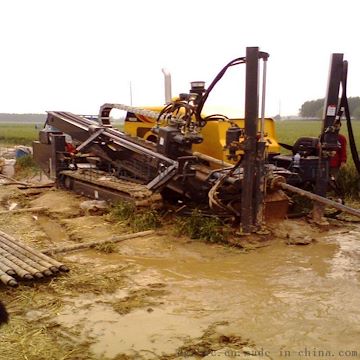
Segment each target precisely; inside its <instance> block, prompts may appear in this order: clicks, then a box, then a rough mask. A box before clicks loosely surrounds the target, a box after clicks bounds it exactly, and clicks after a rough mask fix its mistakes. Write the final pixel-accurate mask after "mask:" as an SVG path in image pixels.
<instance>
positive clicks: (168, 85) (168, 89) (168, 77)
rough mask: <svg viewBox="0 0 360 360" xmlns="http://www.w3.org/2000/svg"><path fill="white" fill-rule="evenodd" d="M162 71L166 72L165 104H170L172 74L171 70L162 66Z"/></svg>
mask: <svg viewBox="0 0 360 360" xmlns="http://www.w3.org/2000/svg"><path fill="white" fill-rule="evenodd" d="M161 71H162V73H163V74H164V88H165V104H168V103H169V102H170V101H171V98H172V95H171V74H170V72H169V70H167V69H165V68H162V69H161Z"/></svg>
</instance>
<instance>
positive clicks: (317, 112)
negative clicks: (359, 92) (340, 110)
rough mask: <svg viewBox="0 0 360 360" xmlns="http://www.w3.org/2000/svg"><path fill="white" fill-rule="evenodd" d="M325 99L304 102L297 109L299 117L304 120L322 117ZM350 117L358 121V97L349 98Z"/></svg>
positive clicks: (359, 102)
mask: <svg viewBox="0 0 360 360" xmlns="http://www.w3.org/2000/svg"><path fill="white" fill-rule="evenodd" d="M324 101H325V99H324V98H322V99H317V100H310V101H305V102H304V103H303V104H302V105H301V108H300V109H299V115H300V116H301V117H304V118H318V119H321V118H322V117H323V112H324ZM348 102H349V109H350V115H351V117H352V118H354V119H360V97H359V96H356V97H349V98H348Z"/></svg>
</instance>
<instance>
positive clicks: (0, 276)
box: [0, 270, 19, 287]
mask: <svg viewBox="0 0 360 360" xmlns="http://www.w3.org/2000/svg"><path fill="white" fill-rule="evenodd" d="M0 281H1V282H2V283H3V284H5V285H8V286H11V287H16V286H18V285H19V284H18V283H17V281H16V280H15V279H13V278H12V277H11V276H9V275H8V274H6V273H4V272H3V271H1V270H0Z"/></svg>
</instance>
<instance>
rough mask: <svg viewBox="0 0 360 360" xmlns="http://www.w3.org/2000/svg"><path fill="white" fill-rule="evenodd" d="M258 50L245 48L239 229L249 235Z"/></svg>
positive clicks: (254, 209) (253, 205) (252, 225)
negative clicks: (243, 135) (242, 169)
mask: <svg viewBox="0 0 360 360" xmlns="http://www.w3.org/2000/svg"><path fill="white" fill-rule="evenodd" d="M258 77H259V48H258V47H247V48H246V87H245V141H244V160H243V164H244V165H243V167H244V180H243V186H242V194H241V227H242V231H243V232H245V233H249V232H251V231H252V230H253V229H254V222H255V221H254V220H255V219H254V214H256V213H257V211H256V202H255V201H254V179H255V160H256V142H257V140H256V135H257V130H258V121H259V118H258V112H259V93H258V92H259V79H258Z"/></svg>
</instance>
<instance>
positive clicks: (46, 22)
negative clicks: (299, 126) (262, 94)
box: [0, 0, 360, 116]
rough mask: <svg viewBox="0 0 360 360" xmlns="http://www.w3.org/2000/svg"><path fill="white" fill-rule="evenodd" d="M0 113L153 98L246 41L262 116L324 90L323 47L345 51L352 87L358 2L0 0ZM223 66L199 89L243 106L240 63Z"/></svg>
mask: <svg viewBox="0 0 360 360" xmlns="http://www.w3.org/2000/svg"><path fill="white" fill-rule="evenodd" d="M0 14H1V21H0V31H1V34H2V36H1V49H2V52H1V67H0V74H1V82H0V112H22V113H23V112H44V111H46V110H64V111H71V112H74V113H83V114H84V113H86V114H90V113H97V112H98V109H99V107H100V105H102V104H103V103H105V102H116V103H125V104H129V103H130V90H129V89H130V82H131V86H132V93H133V104H134V105H139V106H140V105H157V104H159V105H161V104H163V102H164V91H163V77H162V73H161V69H162V68H163V67H165V68H167V69H168V70H169V71H170V72H171V73H172V83H173V95H175V94H177V93H179V92H187V91H188V90H189V86H190V85H189V83H190V81H192V80H205V81H206V82H207V83H208V84H209V83H210V81H211V80H212V79H213V78H214V76H215V75H216V74H217V72H218V71H219V70H220V69H221V68H222V67H223V66H224V65H225V64H226V63H227V62H229V61H230V60H232V59H233V58H236V57H240V56H244V55H245V51H246V47H247V46H259V47H260V50H262V51H266V52H269V53H270V58H269V61H268V78H267V97H266V114H267V115H268V116H274V115H276V114H277V113H279V110H280V111H281V115H290V114H297V112H298V109H299V108H300V106H301V104H302V103H303V102H304V101H306V100H312V99H317V98H321V97H323V96H324V95H325V90H326V84H327V76H328V70H329V61H330V55H331V53H334V52H342V53H344V54H345V58H346V59H347V60H348V61H349V80H348V95H349V96H360V39H359V33H360V30H359V29H360V21H359V18H360V4H359V1H358V0H338V1H333V0H301V1H299V0H265V1H263V0H253V1H251V0H247V1H242V0H238V1H235V0H221V1H220V0H218V1H215V0H191V1H189V0H182V1H179V0H177V1H173V0H151V1H150V0H131V1H130V0H129V1H128V0H122V1H121V0H118V1H115V0H113V1H112V0H101V1H100V0H84V1H83V0H61V1H59V0H11V1H5V0H3V1H0ZM244 69H245V67H244V66H242V67H238V68H233V69H231V71H229V73H228V74H227V75H226V77H225V78H224V80H223V81H222V83H221V84H219V86H218V87H217V88H216V90H215V91H214V94H213V96H212V97H211V98H210V99H209V101H210V102H211V105H219V106H222V107H229V108H239V114H240V115H241V111H242V109H243V105H244V86H245V84H244V71H245V70H244Z"/></svg>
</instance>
